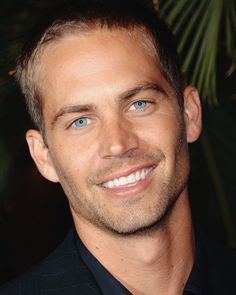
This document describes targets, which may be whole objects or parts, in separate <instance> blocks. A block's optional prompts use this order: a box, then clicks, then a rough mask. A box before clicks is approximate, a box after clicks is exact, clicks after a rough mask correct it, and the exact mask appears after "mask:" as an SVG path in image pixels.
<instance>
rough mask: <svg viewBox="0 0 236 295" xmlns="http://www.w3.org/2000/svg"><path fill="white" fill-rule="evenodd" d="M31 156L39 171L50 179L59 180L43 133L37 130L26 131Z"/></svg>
mask: <svg viewBox="0 0 236 295" xmlns="http://www.w3.org/2000/svg"><path fill="white" fill-rule="evenodd" d="M26 141H27V143H28V147H29V151H30V154H31V157H32V158H33V160H34V162H35V164H36V166H37V168H38V170H39V172H40V173H41V174H42V175H43V176H44V177H45V178H46V179H48V180H50V181H52V182H58V181H59V179H58V176H57V173H56V170H55V168H54V165H53V163H52V160H51V157H50V153H49V150H48V147H47V146H46V145H45V142H44V140H43V137H42V135H41V133H40V132H39V131H37V130H33V129H31V130H28V131H27V133H26Z"/></svg>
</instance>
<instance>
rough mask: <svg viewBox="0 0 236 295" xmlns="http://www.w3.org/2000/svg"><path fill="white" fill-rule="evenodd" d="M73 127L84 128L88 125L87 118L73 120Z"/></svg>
mask: <svg viewBox="0 0 236 295" xmlns="http://www.w3.org/2000/svg"><path fill="white" fill-rule="evenodd" d="M73 124H74V125H75V127H79V128H81V127H84V126H87V125H88V124H89V119H88V118H80V119H78V120H75V121H74V123H73Z"/></svg>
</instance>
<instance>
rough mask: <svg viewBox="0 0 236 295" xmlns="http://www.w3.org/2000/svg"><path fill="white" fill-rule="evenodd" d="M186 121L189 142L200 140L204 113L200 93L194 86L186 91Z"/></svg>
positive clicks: (188, 87)
mask: <svg viewBox="0 0 236 295" xmlns="http://www.w3.org/2000/svg"><path fill="white" fill-rule="evenodd" d="M183 95H184V120H185V126H186V135H187V141H188V142H189V143H191V142H194V141H195V140H197V139H198V137H199V135H200V133H201V129H202V111H201V102H200V98H199V95H198V91H197V89H196V88H195V87H193V86H187V87H186V88H185V90H184V93H183Z"/></svg>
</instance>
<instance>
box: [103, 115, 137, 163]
mask: <svg viewBox="0 0 236 295" xmlns="http://www.w3.org/2000/svg"><path fill="white" fill-rule="evenodd" d="M104 125H105V126H103V128H102V130H101V132H102V136H101V138H100V140H101V141H100V143H101V144H100V155H101V157H102V158H112V157H122V156H127V155H128V154H129V153H130V152H132V151H134V150H136V149H138V147H139V140H138V136H137V134H136V133H135V130H134V128H133V127H132V124H130V123H129V122H128V121H127V120H124V119H123V120H120V119H117V120H114V119H113V120H110V122H106V124H104Z"/></svg>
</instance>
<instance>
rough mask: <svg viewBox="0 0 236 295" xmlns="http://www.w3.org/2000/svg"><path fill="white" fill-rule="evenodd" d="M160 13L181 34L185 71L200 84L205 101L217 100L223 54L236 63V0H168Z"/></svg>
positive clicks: (231, 69) (180, 42)
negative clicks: (219, 71) (220, 60)
mask: <svg viewBox="0 0 236 295" xmlns="http://www.w3.org/2000/svg"><path fill="white" fill-rule="evenodd" d="M160 15H161V16H162V17H163V18H164V19H165V20H166V22H167V23H168V24H169V26H170V27H171V28H172V30H173V32H174V33H175V34H176V36H177V40H179V42H178V51H179V53H180V55H181V56H182V59H183V71H184V72H187V75H188V77H190V82H191V83H192V84H193V85H196V87H197V88H198V90H199V91H200V93H201V96H202V99H203V101H207V102H208V104H209V105H212V104H216V103H217V90H218V89H217V78H218V72H217V65H218V62H219V56H218V55H219V54H222V52H223V54H226V55H227V57H228V59H229V62H230V65H229V70H228V74H232V72H233V70H234V69H235V66H236V50H235V48H236V5H235V1H234V0H227V1H225V0H201V1H198V0H178V1H175V0H165V1H162V2H161V6H160Z"/></svg>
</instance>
